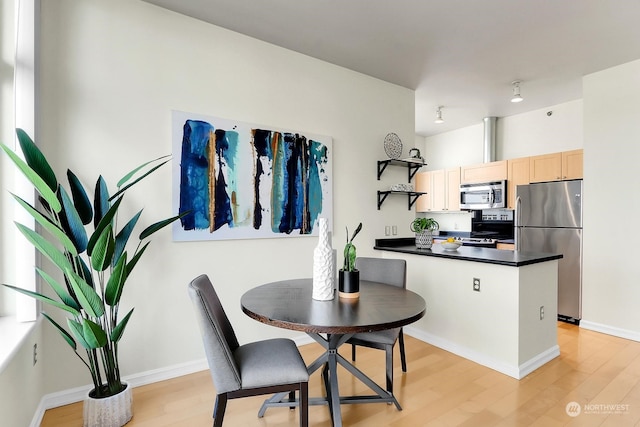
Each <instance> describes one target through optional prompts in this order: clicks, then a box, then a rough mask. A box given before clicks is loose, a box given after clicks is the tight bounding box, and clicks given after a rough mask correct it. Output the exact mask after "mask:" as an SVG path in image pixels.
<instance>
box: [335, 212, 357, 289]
mask: <svg viewBox="0 0 640 427" xmlns="http://www.w3.org/2000/svg"><path fill="white" fill-rule="evenodd" d="M345 229H346V230H347V244H346V245H345V246H344V264H343V265H342V268H341V269H340V271H338V295H340V297H342V298H358V297H359V296H360V272H359V271H358V270H357V269H356V247H355V245H354V244H353V239H355V238H356V236H357V235H358V233H360V230H362V223H360V224H358V227H357V228H356V230H355V231H354V232H353V235H352V236H351V239H349V229H348V228H346V227H345Z"/></svg>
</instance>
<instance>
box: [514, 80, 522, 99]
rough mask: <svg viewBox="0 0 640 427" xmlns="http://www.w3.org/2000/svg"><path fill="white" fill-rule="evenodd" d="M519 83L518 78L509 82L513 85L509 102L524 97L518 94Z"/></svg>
mask: <svg viewBox="0 0 640 427" xmlns="http://www.w3.org/2000/svg"><path fill="white" fill-rule="evenodd" d="M520 83H522V82H521V81H519V80H515V81H513V82H512V83H511V84H512V85H513V97H512V98H511V102H522V101H523V100H524V98H523V97H522V95H520Z"/></svg>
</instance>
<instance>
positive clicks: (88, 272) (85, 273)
mask: <svg viewBox="0 0 640 427" xmlns="http://www.w3.org/2000/svg"><path fill="white" fill-rule="evenodd" d="M76 261H77V262H78V263H79V264H80V268H81V270H82V275H81V277H82V278H83V279H84V281H85V282H87V284H88V285H89V286H91V287H92V288H93V289H95V288H96V287H95V285H94V284H93V276H92V275H91V270H89V267H88V266H87V263H85V262H84V260H83V259H82V258H80V257H77V258H76Z"/></svg>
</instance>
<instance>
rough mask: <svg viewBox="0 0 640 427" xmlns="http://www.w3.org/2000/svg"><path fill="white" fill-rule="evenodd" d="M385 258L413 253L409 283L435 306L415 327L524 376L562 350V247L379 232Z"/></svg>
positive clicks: (425, 336)
mask: <svg viewBox="0 0 640 427" xmlns="http://www.w3.org/2000/svg"><path fill="white" fill-rule="evenodd" d="M374 249H376V250H380V251H383V254H382V256H383V258H398V257H401V258H404V259H406V260H407V288H408V289H410V290H412V291H414V292H416V293H418V294H419V295H421V296H422V297H423V298H424V299H425V301H426V302H427V313H426V315H425V316H424V318H422V319H421V320H420V321H418V322H416V323H415V324H413V325H412V326H411V327H408V328H407V332H408V333H410V334H411V335H413V336H415V337H416V338H418V339H421V340H423V341H425V342H427V343H430V344H432V345H435V346H437V347H440V348H442V349H445V350H447V351H450V352H452V353H454V354H457V355H459V356H461V357H464V358H466V359H469V360H472V361H474V362H476V363H479V364H481V365H484V366H487V367H489V368H492V369H495V370H496V371H499V372H502V373H504V374H506V375H509V376H511V377H514V378H516V379H521V378H523V377H525V376H526V375H528V374H529V373H531V372H533V371H534V370H535V369H537V368H539V367H540V366H542V365H544V364H545V363H547V362H548V361H550V360H552V359H554V358H555V357H557V356H559V355H560V348H559V346H558V340H557V292H558V260H559V259H560V258H562V255H561V254H553V253H538V252H519V251H508V250H499V249H490V248H477V247H467V246H461V247H460V248H459V249H458V250H456V251H445V250H444V249H443V248H442V247H441V246H440V245H439V244H434V245H433V247H432V248H431V249H417V248H416V246H415V239H413V238H406V239H402V238H400V239H379V240H376V244H375V246H374Z"/></svg>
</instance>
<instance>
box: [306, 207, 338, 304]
mask: <svg viewBox="0 0 640 427" xmlns="http://www.w3.org/2000/svg"><path fill="white" fill-rule="evenodd" d="M318 234H319V236H318V246H316V248H315V249H314V250H313V292H312V295H311V296H312V298H313V299H315V300H320V301H327V300H332V299H333V294H334V292H333V290H334V288H335V271H336V270H335V257H334V254H333V248H332V247H331V242H330V241H329V224H328V221H327V219H326V218H318Z"/></svg>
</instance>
